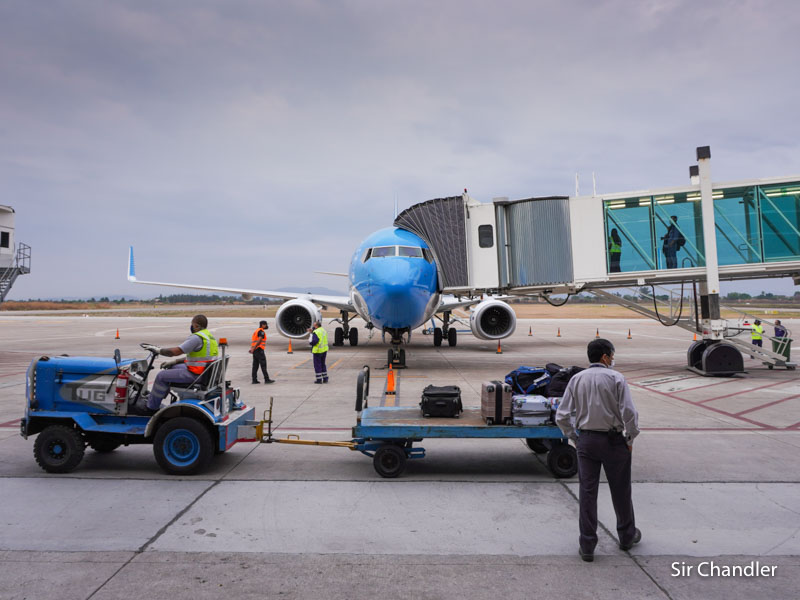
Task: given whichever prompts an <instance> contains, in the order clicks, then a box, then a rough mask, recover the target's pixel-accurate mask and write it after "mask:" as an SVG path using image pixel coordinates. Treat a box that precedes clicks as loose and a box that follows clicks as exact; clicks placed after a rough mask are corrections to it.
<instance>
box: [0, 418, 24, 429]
mask: <svg viewBox="0 0 800 600" xmlns="http://www.w3.org/2000/svg"><path fill="white" fill-rule="evenodd" d="M20 421H22V419H14V420H13V421H8V422H7V423H0V427H7V428H11V427H13V428H14V429H17V428H18V427H19V424H20Z"/></svg>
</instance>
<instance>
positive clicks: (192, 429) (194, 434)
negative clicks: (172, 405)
mask: <svg viewBox="0 0 800 600" xmlns="http://www.w3.org/2000/svg"><path fill="white" fill-rule="evenodd" d="M153 453H154V454H155V456H156V461H157V462H158V464H159V466H160V467H161V468H162V469H164V471H166V472H167V473H169V474H170V475H194V474H195V473H199V472H200V471H202V470H203V469H205V468H206V467H207V466H208V465H209V463H210V462H211V459H212V458H213V457H214V442H213V440H212V439H211V433H210V432H209V431H208V429H206V427H205V425H203V424H202V423H201V422H200V421H197V420H195V419H192V418H189V417H176V418H174V419H170V420H169V421H167V422H166V423H164V424H163V425H162V426H161V427H159V429H158V431H157V432H156V436H155V439H154V440H153Z"/></svg>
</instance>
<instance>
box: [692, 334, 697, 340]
mask: <svg viewBox="0 0 800 600" xmlns="http://www.w3.org/2000/svg"><path fill="white" fill-rule="evenodd" d="M692 341H693V342H696V341H697V333H695V334H694V339H693V340H692Z"/></svg>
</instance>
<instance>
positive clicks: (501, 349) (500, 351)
mask: <svg viewBox="0 0 800 600" xmlns="http://www.w3.org/2000/svg"><path fill="white" fill-rule="evenodd" d="M502 353H503V347H502V346H501V345H500V340H497V352H495V354H502Z"/></svg>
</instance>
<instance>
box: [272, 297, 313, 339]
mask: <svg viewBox="0 0 800 600" xmlns="http://www.w3.org/2000/svg"><path fill="white" fill-rule="evenodd" d="M321 319H322V313H321V312H320V309H319V307H318V306H316V305H315V304H313V303H311V302H309V301H308V300H289V301H288V302H284V303H283V304H281V307H280V308H279V309H278V312H277V313H276V314H275V323H276V324H277V326H278V331H280V332H281V335H285V336H286V337H288V338H295V339H297V338H302V337H305V336H306V335H308V328H309V327H311V324H312V323H313V322H314V321H317V320H321Z"/></svg>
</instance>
